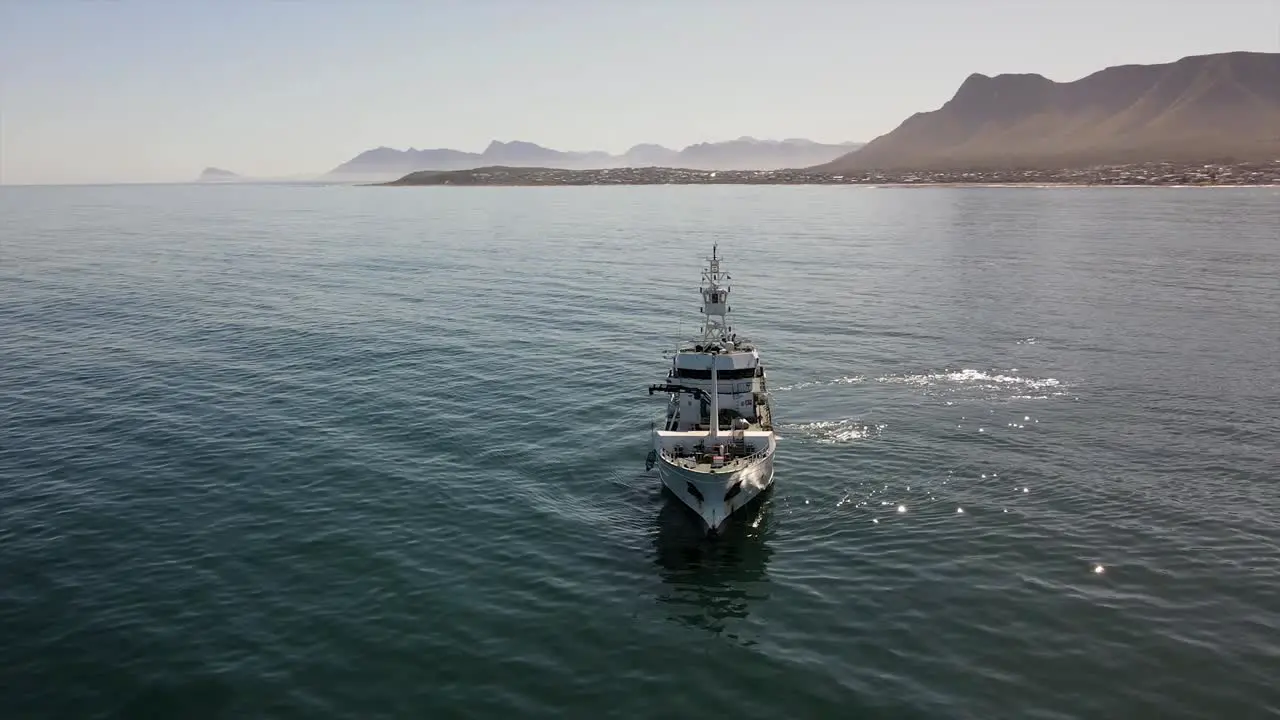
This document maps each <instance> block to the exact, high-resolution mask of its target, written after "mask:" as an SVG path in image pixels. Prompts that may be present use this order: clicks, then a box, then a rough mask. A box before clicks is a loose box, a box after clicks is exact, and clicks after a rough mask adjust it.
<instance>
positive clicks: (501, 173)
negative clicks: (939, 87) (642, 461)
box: [369, 160, 1280, 189]
mask: <svg viewBox="0 0 1280 720" xmlns="http://www.w3.org/2000/svg"><path fill="white" fill-rule="evenodd" d="M369 185H372V186H377V187H423V186H449V187H548V186H561V187H563V186H584V185H591V186H607V185H623V186H636V185H845V186H856V187H867V188H884V189H888V188H919V187H935V188H937V187H946V188H965V187H968V188H1058V187H1128V188H1133V187H1177V188H1203V187H1212V188H1221V187H1280V160H1277V161H1274V162H1267V163H1233V164H1220V165H1212V164H1195V165H1183V164H1174V163H1147V164H1139V165H1114V166H1104V167H1092V168H1083V169H1074V168H1072V169H1057V170H1025V169H1015V170H940V171H902V172H889V171H873V172H860V173H853V172H844V173H834V172H817V171H810V170H696V169H691V168H665V167H643V168H600V169H587V170H567V169H562V168H546V167H511V166H491V167H483V168H474V169H470V170H448V171H433V170H422V171H418V172H413V173H410V174H408V175H405V176H404V177H402V178H399V179H398V180H393V181H390V182H382V183H369Z"/></svg>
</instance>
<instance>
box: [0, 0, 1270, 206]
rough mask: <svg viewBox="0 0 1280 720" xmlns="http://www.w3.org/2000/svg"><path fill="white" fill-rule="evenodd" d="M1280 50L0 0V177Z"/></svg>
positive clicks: (187, 166)
mask: <svg viewBox="0 0 1280 720" xmlns="http://www.w3.org/2000/svg"><path fill="white" fill-rule="evenodd" d="M1229 50H1263V51H1271V52H1276V51H1280V0H1214V1H1213V2H1208V1H1206V0H1163V1H1156V0H1150V1H1148V0H1105V1H1103V0H1072V1H1066V0H1019V1H1016V2H1015V1H1014V0H893V1H892V2H890V1H884V2H881V1H878V0H786V1H782V0H779V1H777V2H760V1H754V0H435V1H422V2H409V1H408V0H149V1H144V0H0V112H2V113H3V122H4V127H3V135H4V143H3V144H4V147H3V158H0V163H2V164H3V180H4V182H6V183H15V184H16V183H50V182H59V183H61V182H68V183H69V182H113V181H168V180H190V179H192V178H194V177H195V176H196V175H197V174H198V173H199V172H200V170H201V169H203V168H204V167H205V166H208V165H214V166H218V167H224V168H227V169H230V170H233V171H235V172H239V173H242V174H248V175H254V176H281V175H295V174H315V173H320V172H324V171H326V170H329V169H330V168H332V167H334V166H335V165H338V164H339V163H341V162H343V161H345V160H347V159H349V158H351V157H352V156H354V155H356V154H357V153H359V152H361V151H363V150H366V149H369V148H372V147H377V146H379V145H387V146H391V147H396V148H406V147H410V146H414V147H419V148H422V147H454V148H458V149H462V150H471V151H479V150H482V149H483V148H484V146H485V145H487V144H488V143H489V141H490V140H494V139H499V140H515V139H520V140H528V141H532V142H536V143H539V144H542V145H546V146H549V147H554V148H557V149H561V150H588V149H600V150H609V151H612V152H622V151H625V150H626V149H627V148H628V147H630V146H631V145H633V144H636V143H640V142H656V143H661V144H664V145H668V146H670V147H675V148H679V147H683V146H685V145H688V144H691V143H695V142H702V141H708V140H725V139H731V138H735V137H738V136H741V135H753V136H755V137H760V138H777V139H781V138H785V137H808V138H811V139H814V140H821V141H829V142H838V141H843V140H870V139H871V138H873V137H875V136H876V135H880V134H882V133H885V132H888V131H889V130H892V129H893V128H894V127H895V126H896V125H897V124H898V123H899V122H901V121H902V120H903V119H905V118H906V117H907V116H908V115H910V114H911V113H913V112H917V111H921V110H931V109H934V108H936V107H938V106H939V105H941V104H942V103H944V102H946V100H947V99H948V98H950V97H951V95H952V94H953V93H954V92H955V90H956V88H957V87H958V86H959V84H960V83H961V82H962V81H963V80H964V78H965V77H966V76H967V75H968V74H969V73H971V72H982V73H986V74H988V75H994V74H997V73H1002V72H1038V73H1041V74H1043V75H1045V76H1047V77H1049V78H1051V79H1054V80H1073V79H1076V78H1078V77H1081V76H1083V75H1087V74H1088V73H1090V72H1093V71H1095V70H1099V69H1102V68H1103V67H1106V66H1109V65H1116V64H1124V63H1155V62H1169V61H1173V60H1176V59H1178V58H1179V57H1182V56H1185V55H1196V54H1202V53H1211V52H1223V51H1229Z"/></svg>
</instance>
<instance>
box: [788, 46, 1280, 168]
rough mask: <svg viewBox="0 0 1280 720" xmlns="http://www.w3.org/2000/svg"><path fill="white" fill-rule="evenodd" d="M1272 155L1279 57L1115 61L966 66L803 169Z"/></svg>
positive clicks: (1278, 149)
mask: <svg viewBox="0 0 1280 720" xmlns="http://www.w3.org/2000/svg"><path fill="white" fill-rule="evenodd" d="M1277 159H1280V53H1258V52H1232V53H1221V54H1215V55H1198V56H1189V57H1184V58H1182V59H1181V60H1178V61H1176V62H1172V63H1164V64H1159V65H1121V66H1116V67H1110V68H1107V69H1105V70H1101V71H1098V72H1096V73H1093V74H1092V75H1089V76H1087V77H1084V78H1081V79H1079V80H1075V81H1073V82H1065V83H1059V82H1054V81H1052V80H1049V79H1047V78H1045V77H1043V76H1041V75H1036V74H1010V75H997V76H996V77H987V76H986V75H980V74H976V73H975V74H973V75H970V76H969V78H968V79H967V80H965V81H964V83H963V84H962V85H961V86H960V89H959V90H958V91H957V92H956V94H955V96H954V97H952V98H951V100H950V101H948V102H947V103H946V104H944V105H943V106H942V107H940V108H938V109H937V110H933V111H931V112H923V113H916V114H915V115H912V116H911V117H909V118H907V119H906V120H905V121H903V123H902V124H901V125H899V126H898V127H897V128H896V129H894V130H893V131H892V132H889V133H887V134H885V135H881V136H880V137H877V138H875V139H874V140H872V141H871V142H869V143H867V144H866V145H865V146H863V147H861V148H859V149H858V150H855V151H853V152H851V153H848V154H847V155H844V156H842V157H840V158H837V159H836V160H834V161H832V162H830V163H825V164H820V165H818V166H816V167H813V168H812V169H813V170H817V171H827V172H846V171H857V170H875V169H884V170H903V169H920V170H948V169H957V168H973V169H989V168H1016V167H1028V168H1030V167H1038V168H1069V167H1083V166H1087V165H1096V164H1120V163H1135V162H1161V161H1172V162H1199V161H1204V162H1213V161H1224V160H1226V161H1229V160H1235V161H1271V160H1277Z"/></svg>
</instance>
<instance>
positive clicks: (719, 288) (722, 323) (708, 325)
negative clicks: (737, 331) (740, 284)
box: [700, 243, 733, 342]
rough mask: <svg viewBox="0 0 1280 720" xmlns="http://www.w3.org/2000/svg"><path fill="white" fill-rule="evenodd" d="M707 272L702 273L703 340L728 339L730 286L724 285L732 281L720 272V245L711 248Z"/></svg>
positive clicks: (729, 329) (730, 329)
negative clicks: (727, 281)
mask: <svg viewBox="0 0 1280 720" xmlns="http://www.w3.org/2000/svg"><path fill="white" fill-rule="evenodd" d="M708 263H709V264H708V266H707V269H706V270H703V271H702V287H701V288H700V290H701V292H702V315H703V320H702V339H703V340H704V341H707V342H715V341H724V340H726V339H728V336H729V333H730V331H732V330H733V328H731V327H729V289H730V288H729V286H728V285H725V284H723V283H724V281H726V280H732V279H733V278H731V277H729V274H728V273H726V272H722V271H721V270H720V255H719V244H718V243H716V244H713V245H712V246H711V257H710V258H709V259H708Z"/></svg>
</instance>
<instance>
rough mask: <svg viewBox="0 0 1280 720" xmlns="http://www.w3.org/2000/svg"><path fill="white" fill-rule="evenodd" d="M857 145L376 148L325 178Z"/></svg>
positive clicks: (789, 154) (742, 160) (762, 156)
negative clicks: (619, 150)
mask: <svg viewBox="0 0 1280 720" xmlns="http://www.w3.org/2000/svg"><path fill="white" fill-rule="evenodd" d="M860 146H861V143H855V142H845V143H839V144H826V143H818V142H813V141H812V140H805V139H798V138H794V139H787V140H757V139H755V138H752V137H741V138H738V139H737V140H730V141H727V142H714V143H698V144H696V145H690V146H688V147H686V148H684V149H682V150H672V149H671V148H667V147H663V146H661V145H651V144H641V145H636V146H635V147H632V148H631V149H630V150H628V151H627V152H625V153H623V154H622V155H611V154H609V153H606V152H601V151H593V152H566V151H562V150H553V149H550V148H545V147H542V146H541V145H536V144H534V143H530V142H522V141H512V142H499V141H497V140H495V141H493V142H492V143H490V144H489V146H488V147H487V148H485V149H484V152H480V153H470V152H464V151H461V150H452V149H448V148H439V149H428V150H417V149H414V148H409V149H408V150H396V149H394V148H389V147H380V148H375V149H373V150H367V151H365V152H363V153H360V154H359V155H357V156H356V157H355V158H352V159H351V160H349V161H347V162H345V163H343V164H342V165H339V166H338V167H337V168H334V169H333V170H332V171H330V172H329V175H328V177H330V178H335V179H336V178H343V179H347V178H352V179H361V180H364V179H370V180H377V179H394V178H399V177H402V176H404V175H406V174H408V173H411V172H415V171H418V170H470V169H474V168H480V167H487V166H491V165H506V166H509V167H554V168H562V169H567V170H590V169H599V168H618V167H654V166H675V167H685V168H690V169H698V170H774V169H781V168H793V167H806V166H809V165H815V164H818V163H825V162H828V161H830V160H833V159H835V158H837V157H840V156H841V155H844V154H845V153H847V152H849V151H850V150H852V149H855V148H857V147H860Z"/></svg>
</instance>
